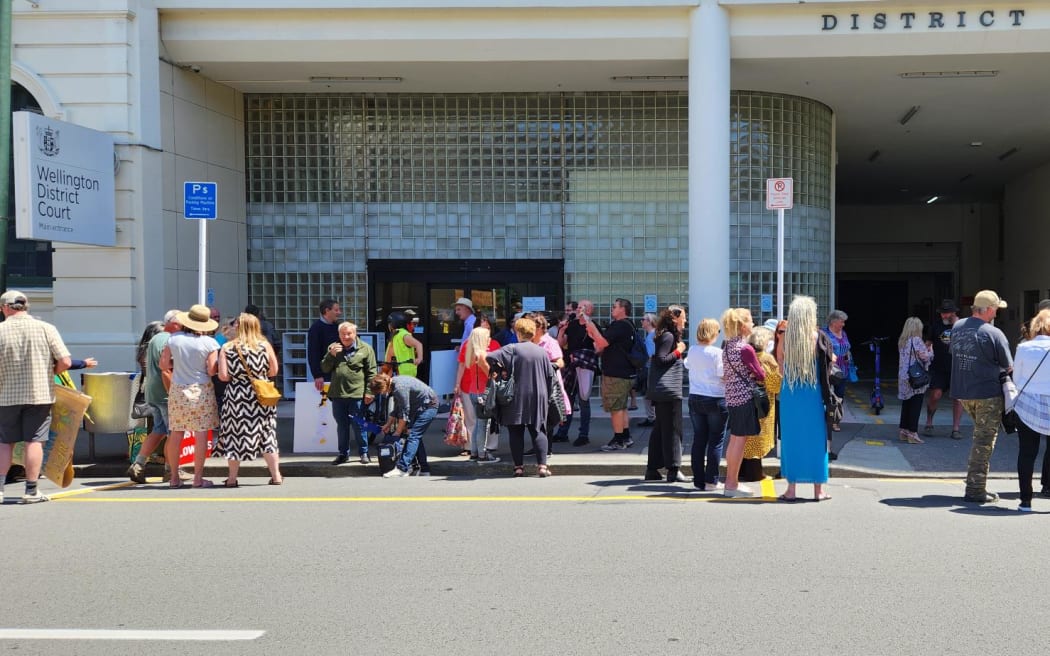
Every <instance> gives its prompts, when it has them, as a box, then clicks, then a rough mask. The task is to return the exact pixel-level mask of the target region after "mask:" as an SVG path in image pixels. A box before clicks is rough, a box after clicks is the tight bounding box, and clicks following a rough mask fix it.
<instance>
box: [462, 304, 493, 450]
mask: <svg viewBox="0 0 1050 656" xmlns="http://www.w3.org/2000/svg"><path fill="white" fill-rule="evenodd" d="M490 331H491V324H489V322H488V318H487V317H486V316H485V315H483V314H482V315H478V319H477V322H476V323H475V325H474V330H472V331H470V335H468V336H467V339H466V341H464V342H463V344H462V345H461V346H460V349H459V368H458V369H457V371H456V386H455V387H454V388H453V390H452V391H453V393H454V394H462V395H465V396H464V397H463V401H462V403H463V421H464V423H465V424H466V425H467V426H471V427H472V430H471V434H470V451H469V455H470V459H471V460H476V461H477V462H478V463H482V464H494V463H497V462H499V458H497V457H496V456H494V455H493V454H492V453H491V451H495V449H496V445H497V444H499V433H496V434H495V444H492V445H491V446H487V445H486V440H487V439H488V425H489V420H488V419H481V418H480V417H478V405H479V402H478V395H479V394H481V393H482V392H484V391H485V387H486V385H487V384H488V376H487V375H486V374H485V372H484V371H483V370H482V369H481V368H480V367H479V366H478V362H481V361H482V360H484V359H485V354H486V353H490V352H492V351H497V350H499V348H500V346H499V342H497V341H496V340H494V339H492V338H491V336H490V335H491V332H490ZM490 441H491V440H490Z"/></svg>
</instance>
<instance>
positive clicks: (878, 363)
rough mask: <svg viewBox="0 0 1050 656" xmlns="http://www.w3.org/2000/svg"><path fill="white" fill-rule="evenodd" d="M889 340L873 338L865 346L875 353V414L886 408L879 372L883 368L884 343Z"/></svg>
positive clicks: (873, 399)
mask: <svg viewBox="0 0 1050 656" xmlns="http://www.w3.org/2000/svg"><path fill="white" fill-rule="evenodd" d="M887 339H889V337H872V338H871V339H869V340H868V341H866V342H864V345H866V346H867V347H868V348H870V349H871V350H872V352H874V353H875V384H874V385H873V386H872V388H871V407H872V409H873V410H874V411H875V414H879V413H881V412H882V409H883V408H884V407H886V405H885V404H884V403H883V402H882V379H881V378H880V377H879V370H880V369H881V368H882V343H883V342H885V341H886V340H887Z"/></svg>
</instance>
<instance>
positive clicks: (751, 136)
mask: <svg viewBox="0 0 1050 656" xmlns="http://www.w3.org/2000/svg"><path fill="white" fill-rule="evenodd" d="M686 100H687V97H686V94H684V93H679V92H670V93H667V92H635V93H604V92H596V93H569V94H525V93H522V94H457V95H414V94H389V95H386V94H357V95H347V94H322V95H248V96H246V97H245V104H246V111H245V117H246V120H245V130H246V139H245V143H246V157H247V167H246V169H247V179H248V182H247V197H248V198H247V200H248V239H249V246H248V248H249V252H248V260H249V263H248V265H249V296H250V298H251V300H252V302H254V303H256V304H258V305H260V306H261V307H263V309H264V310H265V311H266V312H267V313H268V315H269V316H270V317H272V318H273V319H274V322H275V324H276V325H277V327H278V329H279V330H282V331H287V330H305V329H306V328H307V326H308V325H309V323H310V321H312V320H313V318H314V316H315V315H316V304H317V302H318V301H319V300H320V299H322V298H324V297H327V296H331V297H334V298H336V299H338V300H339V301H340V302H341V303H342V304H343V306H344V315H345V316H346V317H347V318H349V319H350V320H353V321H357V322H359V323H363V322H364V320H365V315H366V313H367V307H366V304H367V298H366V296H367V285H366V282H367V281H366V279H365V278H366V262H367V260H369V259H403V258H413V259H418V258H440V259H448V258H468V259H469V258H554V259H564V261H565V294H566V298H570V299H578V298H590V299H592V300H594V301H595V302H596V304H597V305H598V313H599V314H600V315H603V316H604V315H606V314H607V312H608V307H609V305H610V304H611V301H612V299H613V298H614V297H617V296H623V297H626V298H629V299H632V300H634V301H635V302H636V304H637V305H638V306H640V305H641V301H642V297H643V295H645V294H656V295H657V298H658V299H659V302H660V304H666V303H670V302H681V301H684V300H686V297H687V261H688V258H687V253H686V248H687V232H686V231H687V223H688V203H687V179H686V175H687V173H686V172H687V151H688V132H687V115H688V108H687V104H686ZM732 116H733V122H734V131H733V134H734V140H735V142H736V143H735V144H734V147H733V151H732V152H733V155H732V157H733V161H732V166H733V180H734V187H733V195H732V216H733V223H734V226H733V232H732V238H733V252H732V258H733V259H732V262H733V269H734V274H733V286H732V293H733V300H732V302H733V303H734V304H740V305H745V306H748V307H752V308H753V309H754V310H755V311H756V313H757V310H758V308H759V295H760V294H761V293H768V292H767V291H766V289H767V286H768V285H767V283H766V282H763V281H764V280H766V279H771V278H772V274H771V273H770V272H771V271H772V272H775V270H776V261H775V235H773V236H771V237H770V236H769V235H772V232H771V230H772V228H771V227H770V226H771V225H773V224H772V223H770V217H769V216H768V215H769V213H768V212H766V210H765V209H764V205H763V197H762V195H761V194H762V193H763V192H764V179H765V177H768V176H770V175H772V174H773V173H772V172H775V173H776V175H778V176H779V175H793V176H794V177H795V178H796V189H798V190H799V191H800V193H801V195H800V196H799V201H797V202H798V204H797V205H796V208H797V211H796V212H795V213H793V214H792V218H793V219H794V218H796V217H799V218H802V217H805V219H804V220H805V221H806V223H805V224H804V225H805V226H806V230H807V231H810V232H812V231H818V232H819V231H822V232H823V234H821V235H814V236H807V237H806V238H805V240H801V239H800V237H801V235H802V234H803V232H798V233H789V249H790V248H792V247H793V248H795V249H796V253H797V255H798V256H799V258H800V259H801V261H802V262H803V267H802V268H801V269H800V270H799V271H798V272H797V273H798V276H799V277H798V278H797V279H793V280H794V284H795V285H797V287H794V286H793V287H789V289H792V290H793V291H795V290H796V289H797V290H802V291H805V293H812V294H816V295H818V298H822V297H821V296H820V290H821V289H823V290H824V291H823V296H824V297H826V296H827V288H828V281H827V275H828V272H829V270H830V266H829V262H830V260H829V258H830V242H829V241H828V229H829V226H830V207H829V198H830V195H829V189H828V185H829V180H830V169H827V167H828V166H830V129H831V125H830V111H829V110H827V108H825V107H824V106H823V105H819V104H818V103H814V102H812V101H808V100H805V99H801V98H793V97H787V96H777V95H772V94H762V93H751V92H739V93H735V94H733V114H732ZM814 141H815V143H814ZM782 165H788V166H790V167H791V168H790V169H783V170H782V169H780V168H777V169H776V170H775V171H774V167H779V166H782ZM810 205H812V210H810V209H807V208H808V207H809V206H810ZM769 239H772V241H771V242H770V243H768V244H767V243H765V242H767V241H769ZM803 247H805V248H803ZM821 248H823V251H820V249H821ZM789 252H790V251H789ZM771 258H772V259H771ZM809 268H814V270H812V271H810V270H808V269H809ZM806 274H812V275H811V276H807V275H806ZM793 275H795V274H794V273H793ZM821 275H823V278H821V277H820V276H821ZM763 276H764V278H763ZM637 314H638V311H636V316H637Z"/></svg>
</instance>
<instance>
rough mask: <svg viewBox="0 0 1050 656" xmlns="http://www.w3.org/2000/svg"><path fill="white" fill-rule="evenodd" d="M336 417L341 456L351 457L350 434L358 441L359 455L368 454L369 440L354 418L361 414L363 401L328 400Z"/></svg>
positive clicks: (336, 430)
mask: <svg viewBox="0 0 1050 656" xmlns="http://www.w3.org/2000/svg"><path fill="white" fill-rule="evenodd" d="M328 401H329V402H330V403H331V404H332V416H333V417H335V434H336V437H337V438H339V455H341V456H349V455H350V432H351V431H353V433H354V439H355V440H356V441H357V450H358V454H359V455H362V456H363V455H367V454H368V440H367V439H365V438H364V437H363V436H362V434H361V426H360V424H358V423H357V422H356V421H354V420H353V419H352V417H354V416H356V415H359V414H361V399H328Z"/></svg>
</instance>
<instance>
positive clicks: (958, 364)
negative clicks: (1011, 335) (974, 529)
mask: <svg viewBox="0 0 1050 656" xmlns="http://www.w3.org/2000/svg"><path fill="white" fill-rule="evenodd" d="M1005 307H1006V301H1004V300H1002V299H1001V298H999V295H998V294H996V293H995V292H994V291H992V290H990V289H985V290H981V291H979V292H977V295H976V296H974V299H973V306H972V312H973V315H972V316H970V317H967V318H966V319H960V320H959V321H958V322H956V324H955V326H954V327H953V328H952V341H951V353H952V390H951V396H952V398H953V399H958V400H959V401H961V402H962V407H963V409H964V410H966V414H968V415H970V418H972V419H973V446H971V447H970V460H969V463H968V464H967V468H966V496H964V497H963V500H965V501H969V502H972V503H989V502H995V501H998V500H999V495H997V494H995V493H994V492H988V490H987V489H986V483H987V480H988V461H989V460H990V459H991V457H992V449H994V448H995V438H996V437H997V436H998V435H999V423H1000V422H1001V421H1002V416H1003V388H1002V383H1000V382H999V381H1000V376H1001V375H1003V374H1004V373H1009V371H1010V370H1011V369H1012V368H1013V358H1011V357H1010V345H1009V344H1008V343H1007V341H1006V335H1004V334H1003V331H1001V330H999V329H998V328H996V327H995V326H993V325H992V321H994V320H995V314H996V312H998V311H999V308H1005Z"/></svg>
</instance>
